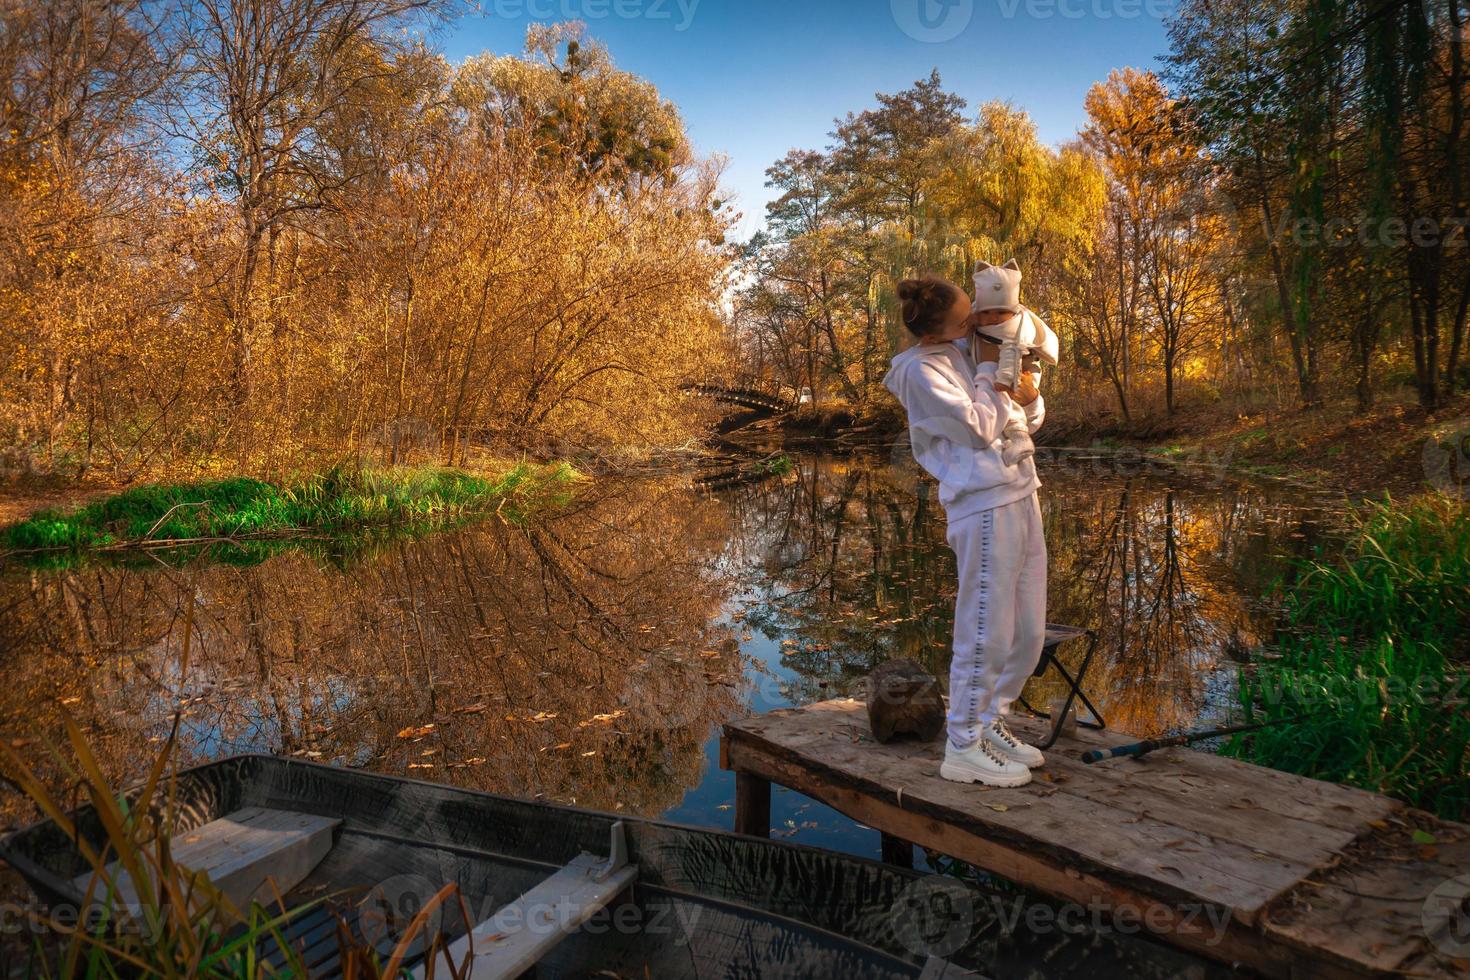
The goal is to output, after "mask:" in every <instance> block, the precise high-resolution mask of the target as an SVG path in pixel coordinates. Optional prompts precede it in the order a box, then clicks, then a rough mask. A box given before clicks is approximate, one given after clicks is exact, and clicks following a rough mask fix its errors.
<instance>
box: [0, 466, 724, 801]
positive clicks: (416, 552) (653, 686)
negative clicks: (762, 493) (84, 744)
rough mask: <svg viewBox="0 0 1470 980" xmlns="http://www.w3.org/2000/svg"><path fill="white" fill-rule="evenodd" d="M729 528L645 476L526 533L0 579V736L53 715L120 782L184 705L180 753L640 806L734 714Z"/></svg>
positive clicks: (662, 790)
mask: <svg viewBox="0 0 1470 980" xmlns="http://www.w3.org/2000/svg"><path fill="white" fill-rule="evenodd" d="M727 521H728V517H727V514H726V512H725V510H724V509H723V508H722V507H721V506H720V505H719V503H718V502H716V501H712V500H709V499H703V498H700V497H698V496H695V495H691V494H689V493H687V492H686V491H684V490H682V489H681V487H680V485H679V483H678V482H676V481H669V480H665V481H643V482H640V483H637V484H623V485H619V486H613V487H602V488H600V489H599V490H598V491H596V492H595V493H592V494H589V496H588V497H587V499H585V500H584V501H583V502H581V503H580V504H579V505H578V506H577V507H575V508H574V509H573V510H571V511H570V512H567V513H563V514H560V515H558V516H557V517H556V518H555V519H554V520H550V521H547V522H544V523H542V524H540V525H538V526H536V527H534V528H531V529H527V530H518V529H514V528H509V527H506V526H503V525H500V524H498V523H487V524H484V525H481V526H478V527H476V528H473V529H469V530H465V531H461V532H457V533H453V534H446V535H442V536H438V537H434V538H431V539H428V540H424V541H420V542H416V543H410V544H400V545H396V546H392V547H389V548H387V549H386V550H384V551H382V552H381V553H379V554H377V555H375V556H374V557H373V558H372V559H371V560H367V561H362V562H358V563H355V564H348V565H347V566H346V567H345V568H340V569H339V568H337V567H334V566H333V565H332V564H330V563H323V562H321V561H318V560H315V559H312V558H308V557H305V556H302V555H281V556H277V557H275V558H272V559H270V560H268V561H266V562H264V563H263V564H260V565H258V566H255V567H251V568H235V567H229V566H224V565H218V564H215V565H210V566H205V567H199V568H186V569H183V570H174V569H169V568H164V567H159V568H157V569H153V570H147V571H139V570H122V569H92V570H87V571H79V572H67V573H49V574H34V575H29V576H10V577H7V578H5V579H3V581H0V590H3V591H0V637H3V639H0V660H3V662H4V663H6V665H7V667H6V672H5V677H6V680H7V683H6V685H5V689H4V691H3V692H0V712H3V725H4V729H3V730H4V732H5V733H6V736H7V737H10V738H25V737H27V736H26V735H23V734H21V733H24V732H30V731H31V730H32V728H33V727H34V726H36V725H39V729H40V732H41V733H45V734H47V735H49V736H52V737H55V736H56V735H57V734H59V728H58V726H57V724H56V718H55V714H56V713H55V711H54V710H52V709H50V708H49V707H48V706H51V705H55V704H57V703H65V704H67V705H68V706H69V709H70V711H71V712H72V713H73V714H74V715H75V716H76V717H77V718H78V719H79V720H80V721H81V723H82V724H83V725H85V726H86V727H87V729H88V730H89V732H90V734H91V736H92V738H93V739H94V741H96V742H97V743H98V744H99V745H100V746H101V747H102V751H103V755H104V761H105V763H106V764H107V766H108V768H109V769H110V770H111V771H112V773H113V774H115V775H125V776H132V777H136V775H137V774H139V773H141V772H142V771H143V765H144V761H145V760H146V759H148V758H149V757H150V754H151V752H152V751H153V743H156V742H157V741H158V740H159V739H160V737H161V736H162V735H163V734H164V733H165V731H166V729H167V724H168V720H169V718H170V716H171V714H172V711H173V708H174V706H175V705H179V704H182V705H183V706H184V717H183V722H182V726H181V730H180V739H179V746H180V753H181V761H183V762H192V761H196V760H201V759H206V758H212V757H216V756H219V755H225V754H231V753H235V752H240V751H249V750H265V751H271V752H281V753H286V754H298V755H303V756H307V757H310V758H319V759H322V760H325V761H334V762H338V763H342V764H348V765H357V766H367V767H370V768H372V769H375V770H378V771H383V772H390V773H394V774H407V775H414V776H419V777H423V778H430V779H436V780H442V781H447V782H452V783H455V784H459V785H464V786H469V787H473V788H478V789H486V790H493V791H496V792H503V793H510V794H515V795H522V796H537V795H544V796H545V797H548V798H551V799H556V800H561V801H567V802H573V801H574V802H576V803H578V804H581V805H584V806H589V807H595V808H600V809H607V810H614V809H627V810H629V811H633V812H638V813H644V814H654V813H658V812H660V811H662V810H664V809H666V808H668V807H669V806H670V805H672V804H674V803H676V802H678V800H679V799H680V798H681V797H682V795H683V793H684V790H685V789H686V788H687V787H688V786H690V785H692V784H695V783H697V782H698V781H699V779H700V771H701V769H702V767H703V764H704V755H703V752H702V746H703V743H704V741H705V740H706V738H707V736H708V734H709V730H710V725H711V723H712V722H713V721H715V720H718V719H720V718H725V717H729V716H730V715H731V714H732V713H733V712H734V711H735V710H736V709H737V705H738V698H739V687H740V684H739V678H740V658H739V652H738V647H737V646H736V644H735V643H734V642H732V641H731V639H730V630H729V628H728V627H725V626H720V625H718V624H717V620H718V616H717V613H718V611H719V607H720V602H721V596H722V595H723V594H724V592H725V590H726V588H727V585H726V581H727V578H728V571H726V570H722V569H721V568H720V567H719V563H718V562H717V561H716V559H717V557H718V556H719V554H720V552H721V548H722V545H723V543H724V541H725V540H726V538H727V537H728V526H727ZM186 621H192V630H186V629H185V623H186ZM186 636H189V637H190V643H189V649H188V651H187V662H188V669H187V672H186V671H185V670H184V669H183V668H182V664H183V663H184V662H185V660H186V651H185V649H184V643H185V637H186ZM29 748H30V749H31V750H32V752H31V754H32V755H33V757H39V756H40V753H39V752H38V751H37V750H38V749H39V745H32V746H29ZM11 802H12V803H14V801H13V800H12V801H11Z"/></svg>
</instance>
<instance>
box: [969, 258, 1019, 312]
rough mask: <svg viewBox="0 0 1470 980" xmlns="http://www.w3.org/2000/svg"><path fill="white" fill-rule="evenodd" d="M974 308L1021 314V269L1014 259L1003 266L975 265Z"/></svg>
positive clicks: (986, 263) (984, 263)
mask: <svg viewBox="0 0 1470 980" xmlns="http://www.w3.org/2000/svg"><path fill="white" fill-rule="evenodd" d="M974 308H975V310H976V311H979V310H1008V311H1010V312H1011V313H1020V312H1021V267H1020V266H1019V265H1017V264H1016V260H1015V259H1011V260H1010V261H1009V262H1007V263H1006V264H1005V265H991V264H990V263H989V262H976V263H975V305H974Z"/></svg>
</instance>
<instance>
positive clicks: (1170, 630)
mask: <svg viewBox="0 0 1470 980" xmlns="http://www.w3.org/2000/svg"><path fill="white" fill-rule="evenodd" d="M1042 470H1043V474H1044V475H1043V479H1044V480H1045V482H1046V488H1045V489H1044V490H1043V494H1042V509H1043V518H1044V521H1045V526H1046V533H1047V540H1048V543H1049V548H1050V578H1051V590H1050V618H1051V619H1052V620H1054V621H1060V622H1067V623H1073V624H1078V625H1085V626H1091V627H1093V628H1095V629H1097V630H1098V631H1099V633H1100V635H1101V637H1102V642H1101V646H1100V655H1099V660H1098V661H1096V662H1095V665H1094V667H1093V672H1092V674H1091V675H1090V678H1089V684H1088V687H1089V691H1090V692H1091V693H1092V694H1093V696H1094V699H1095V700H1097V701H1098V702H1099V703H1100V705H1101V707H1102V708H1103V709H1104V711H1105V712H1106V713H1107V715H1108V718H1109V721H1110V722H1111V723H1112V724H1113V725H1114V726H1115V727H1119V728H1122V729H1125V730H1127V731H1131V732H1135V733H1138V734H1140V735H1149V734H1156V733H1158V732H1161V731H1164V730H1167V729H1171V728H1177V727H1179V726H1181V725H1185V724H1189V723H1192V722H1193V721H1195V720H1196V719H1198V718H1200V717H1201V716H1202V715H1211V714H1218V713H1219V712H1221V711H1222V710H1223V709H1224V708H1225V707H1227V705H1228V699H1229V696H1230V677H1231V673H1232V672H1231V671H1230V670H1229V669H1228V668H1229V667H1231V666H1232V661H1231V660H1230V657H1231V655H1233V654H1238V653H1239V651H1241V650H1245V649H1249V648H1250V647H1251V646H1253V645H1254V644H1255V643H1256V641H1257V639H1258V638H1259V637H1261V636H1262V635H1264V634H1265V633H1266V632H1267V631H1268V630H1269V626H1270V619H1269V615H1270V610H1269V609H1265V608H1262V606H1261V605H1260V603H1259V602H1257V601H1253V598H1252V597H1256V596H1260V595H1263V594H1265V593H1266V592H1267V591H1268V585H1269V582H1270V580H1271V578H1272V576H1274V575H1275V574H1276V572H1277V570H1278V569H1279V568H1280V567H1281V565H1280V562H1279V559H1278V558H1276V557H1273V556H1277V555H1279V554H1282V553H1290V552H1299V551H1301V550H1303V549H1305V548H1307V547H1308V546H1309V544H1310V542H1311V541H1312V540H1313V539H1314V538H1315V537H1316V535H1317V532H1316V512H1315V511H1313V510H1311V509H1310V508H1308V507H1306V506H1304V505H1302V503H1301V502H1300V501H1293V500H1288V499H1286V497H1285V495H1284V494H1283V493H1280V492H1274V491H1271V490H1269V489H1265V488H1262V487H1259V486H1251V485H1242V484H1239V483H1236V482H1233V481H1228V480H1223V479H1220V478H1219V477H1218V476H1211V477H1208V478H1204V479H1202V478H1200V477H1199V476H1181V475H1178V474H1170V473H1155V472H1141V471H1137V470H1135V469H1129V468H1126V467H1121V466H1119V465H1118V464H1117V463H1116V462H1112V463H1109V462H1106V461H1098V460H1088V459H1086V458H1076V457H1054V458H1051V459H1048V460H1046V461H1044V463H1043V466H1042ZM954 575H955V573H954V558H953V555H952V554H951V552H950V551H949V549H948V548H947V546H946V545H945V541H944V526H943V516H942V514H941V513H940V512H939V510H938V507H937V504H936V502H935V495H934V492H933V488H932V485H930V484H929V483H928V482H927V481H925V480H924V479H922V477H921V474H920V473H919V472H918V470H917V469H916V468H915V467H914V466H913V464H912V461H910V460H906V459H903V458H902V457H899V458H897V459H893V458H890V457H889V456H887V455H882V456H851V457H835V456H816V455H812V456H805V457H801V458H798V459H797V460H796V465H795V466H794V468H793V469H792V471H791V472H790V473H789V474H786V475H784V476H780V477H774V478H771V479H768V480H765V481H763V482H754V483H749V484H745V485H736V486H730V487H726V488H724V489H722V490H720V491H718V492H715V493H713V494H706V493H701V492H699V491H696V490H692V489H689V487H688V480H687V479H686V478H685V477H683V476H669V477H664V478H642V479H639V480H636V481H631V480H630V481H602V482H599V483H598V484H596V485H595V486H594V488H592V489H591V490H589V491H588V492H587V494H586V495H585V497H584V498H583V499H582V500H581V501H580V502H579V503H578V504H577V505H576V506H575V507H574V508H572V509H571V510H569V511H567V512H564V513H561V514H557V515H555V516H552V517H549V518H547V519H545V520H542V521H540V522H538V523H537V524H536V526H535V527H532V528H530V529H524V530H521V529H513V528H509V527H505V526H502V525H499V524H496V523H488V524H484V525H480V526H477V527H474V528H470V529H465V530H461V531H456V532H452V533H446V534H443V535H439V536H435V537H432V538H429V539H426V540H422V541H418V542H409V543H398V544H391V545H388V546H385V547H383V548H381V549H379V550H378V551H376V552H374V553H371V554H364V555H358V556H355V557H350V558H344V559H339V560H335V561H330V560H329V561H324V560H322V559H321V558H320V557H311V556H307V555H304V554H300V553H296V554H292V553H286V554H280V555H277V556H275V557H272V558H270V559H269V560H267V561H265V562H263V563H261V564H258V565H256V566H254V567H246V568H241V567H233V566H227V565H222V564H208V563H196V564H193V565H190V566H188V567H185V568H182V569H175V568H168V567H164V566H162V565H159V566H157V567H153V568H147V569H139V568H127V569H123V568H93V569H87V570H80V571H69V572H29V573H23V572H14V571H12V572H10V573H8V574H4V575H0V663H4V664H5V675H4V676H5V679H6V682H7V683H6V684H5V686H4V689H3V691H0V725H3V729H0V732H3V737H5V738H6V739H7V740H12V741H13V744H18V745H21V746H22V749H23V751H25V752H26V753H27V754H28V755H30V756H31V757H32V758H36V759H40V758H42V757H43V753H41V752H40V743H39V741H31V742H30V743H29V744H28V743H27V740H36V739H38V737H40V736H46V737H50V738H53V739H55V738H58V737H60V728H59V724H58V715H57V710H56V707H55V706H56V705H57V704H59V703H65V704H66V705H67V706H68V708H69V710H70V711H71V712H72V713H73V714H74V715H75V716H76V717H77V718H78V719H79V720H80V722H81V723H82V724H83V725H84V726H85V727H86V728H87V730H88V732H89V734H90V735H91V737H92V739H93V740H94V741H95V742H96V743H97V744H98V746H99V747H100V749H101V752H102V756H103V761H104V763H105V765H106V767H107V768H108V769H109V770H110V774H111V775H113V776H114V777H118V778H128V777H136V776H137V775H138V774H140V773H141V772H142V771H143V768H144V764H145V761H146V760H148V759H150V758H151V756H152V753H153V752H154V751H155V749H156V744H157V742H158V741H159V740H160V739H161V738H162V737H163V736H164V735H165V734H166V732H167V727H168V723H169V720H170V718H171V716H172V713H173V711H174V709H175V707H176V706H178V705H182V706H183V711H184V714H183V719H182V725H181V730H180V743H179V744H180V751H181V755H182V759H181V761H183V762H193V761H200V760H204V759H208V758H214V757H217V756H220V755H225V754H231V753H235V752H240V751H250V750H264V751H270V752H280V753H287V754H297V755H302V756H306V757H310V758H314V759H322V760H324V761H333V762H337V763H339V764H344V765H353V766H365V767H369V768H372V769H374V770H377V771H382V772H388V773H393V774H401V775H413V776H418V777H422V778H429V779H434V780H441V781H446V782H452V783H455V784H458V785H463V786H468V787H473V788H479V789H486V790H492V791H496V792H502V793H509V794H514V795H520V796H542V797H543V798H547V799H551V800H556V801H561V802H575V803H577V804H579V805H583V806H589V807H595V808H599V809H606V810H615V809H624V810H628V811H631V812H636V813H641V814H650V815H653V814H660V813H663V814H666V815H669V816H671V817H673V818H675V819H679V820H682V821H685V822H692V823H699V824H705V825H710V826H716V827H724V828H728V827H729V825H730V819H731V814H730V811H729V809H728V808H729V804H730V802H731V801H732V798H733V789H732V786H731V780H730V777H729V775H728V774H725V773H721V772H719V771H718V768H717V767H716V766H715V764H714V755H715V750H714V747H715V739H714V736H715V734H716V733H717V731H718V725H719V723H720V722H722V721H724V720H727V719H729V718H731V717H733V716H735V715H737V714H739V713H741V712H743V711H748V710H767V709H769V708H772V707H777V706H780V705H784V704H792V703H804V702H807V701H811V700H817V699H822V698H826V697H832V696H835V695H837V694H839V693H843V692H845V691H847V690H848V689H849V688H850V686H851V685H852V683H853V682H854V681H856V680H857V679H858V678H860V677H862V676H863V675H865V674H866V673H867V672H868V671H869V670H871V669H872V668H873V667H874V666H875V665H876V664H877V663H879V662H881V661H882V660H884V659H887V658H890V657H898V656H907V657H913V658H915V659H917V660H919V661H920V662H921V663H924V664H926V665H928V667H929V668H930V669H931V670H933V671H934V672H936V673H938V674H940V675H941V676H942V675H944V674H945V673H946V670H947V662H948V655H949V644H950V637H949V633H950V618H951V603H952V602H953V598H954V585H955V582H954ZM186 623H187V624H191V628H190V629H186V628H185V626H186ZM186 635H187V636H189V637H190V641H189V649H188V650H187V651H186V650H185V648H184V646H185V636H186ZM1081 652H1082V651H1081V650H1075V651H1071V652H1070V655H1071V656H1078V655H1080V654H1081ZM186 662H187V669H185V663H186ZM1222 668H1225V669H1222ZM1050 684H1051V681H1050V679H1043V680H1041V681H1033V682H1032V686H1031V688H1030V689H1028V692H1027V694H1028V697H1029V698H1030V700H1031V701H1032V703H1034V704H1045V703H1047V702H1048V701H1049V700H1050V698H1051V697H1052V696H1054V695H1056V694H1058V693H1059V691H1058V690H1054V689H1051V688H1050V686H1049V685H1050ZM46 771H47V772H48V774H49V775H50V777H51V778H52V779H53V780H54V781H55V782H56V783H57V784H58V785H60V784H62V782H63V779H62V774H61V773H59V772H57V771H55V770H54V769H47V770H46ZM0 805H3V807H4V810H3V814H0V816H3V818H4V819H5V820H6V822H14V821H15V820H18V819H20V818H21V817H22V816H23V815H27V816H28V814H26V810H25V807H24V806H23V805H21V804H20V802H19V801H18V800H17V799H16V798H15V797H14V796H5V797H3V803H0ZM773 816H774V818H775V823H776V826H777V827H778V828H780V827H782V826H785V828H786V829H785V830H784V831H782V832H784V833H787V834H788V835H790V836H797V837H798V839H801V840H804V841H808V842H811V843H818V844H825V845H828V846H841V847H847V848H851V849H855V850H859V851H861V852H864V853H868V852H870V851H871V850H873V849H875V847H876V840H875V838H876V835H871V836H872V837H873V838H874V840H873V841H869V840H868V839H867V837H866V836H864V833H865V832H860V831H858V830H857V829H855V827H854V825H852V824H851V823H850V822H847V821H844V820H840V819H839V818H838V817H837V816H836V815H835V814H833V813H832V812H831V811H826V810H824V809H822V808H820V807H814V806H813V805H812V804H810V803H809V802H808V801H802V800H800V799H799V798H797V797H796V796H795V794H786V795H785V796H782V795H781V794H778V796H777V799H776V806H775V812H774V814H773ZM788 821H789V823H788Z"/></svg>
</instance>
